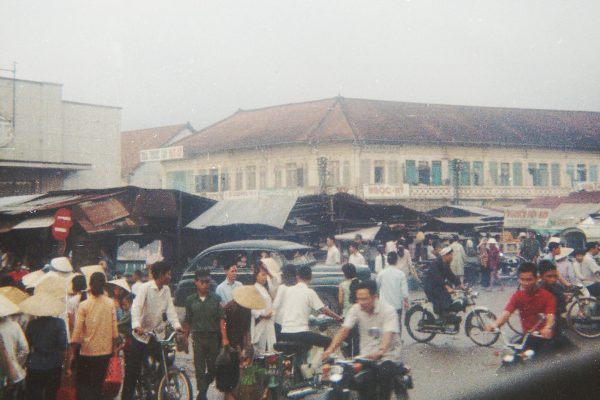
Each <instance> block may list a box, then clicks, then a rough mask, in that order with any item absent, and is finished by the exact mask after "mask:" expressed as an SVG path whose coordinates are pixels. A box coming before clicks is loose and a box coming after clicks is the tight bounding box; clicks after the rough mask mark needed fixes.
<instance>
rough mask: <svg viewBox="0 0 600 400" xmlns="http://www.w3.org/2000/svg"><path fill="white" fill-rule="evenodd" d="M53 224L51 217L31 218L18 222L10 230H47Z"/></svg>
mask: <svg viewBox="0 0 600 400" xmlns="http://www.w3.org/2000/svg"><path fill="white" fill-rule="evenodd" d="M53 223H54V217H53V216H45V217H33V218H27V219H26V220H24V221H21V222H19V223H18V224H16V225H15V226H13V227H12V229H36V228H47V227H49V226H50V225H52V224H53Z"/></svg>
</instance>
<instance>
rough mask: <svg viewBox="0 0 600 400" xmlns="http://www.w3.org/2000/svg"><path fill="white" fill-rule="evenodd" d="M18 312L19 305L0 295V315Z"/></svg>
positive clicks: (5, 315) (4, 315)
mask: <svg viewBox="0 0 600 400" xmlns="http://www.w3.org/2000/svg"><path fill="white" fill-rule="evenodd" d="M18 312H19V306H17V305H16V304H15V303H13V302H12V301H10V300H9V299H7V298H6V297H4V296H2V295H0V317H7V316H9V315H12V314H16V313H18Z"/></svg>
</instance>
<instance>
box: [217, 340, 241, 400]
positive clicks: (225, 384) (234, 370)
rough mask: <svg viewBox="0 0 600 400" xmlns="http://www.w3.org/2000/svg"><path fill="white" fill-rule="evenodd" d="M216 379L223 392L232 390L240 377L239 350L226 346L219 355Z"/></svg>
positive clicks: (219, 388) (218, 387)
mask: <svg viewBox="0 0 600 400" xmlns="http://www.w3.org/2000/svg"><path fill="white" fill-rule="evenodd" d="M215 364H216V369H217V371H216V373H215V381H216V385H217V389H218V390H219V391H221V392H230V391H232V390H233V389H235V387H236V386H237V384H238V381H239V379H240V361H239V357H238V353H237V351H235V350H233V349H232V348H231V347H229V346H226V347H223V348H222V349H221V352H220V353H219V355H218V356H217V360H216V361H215Z"/></svg>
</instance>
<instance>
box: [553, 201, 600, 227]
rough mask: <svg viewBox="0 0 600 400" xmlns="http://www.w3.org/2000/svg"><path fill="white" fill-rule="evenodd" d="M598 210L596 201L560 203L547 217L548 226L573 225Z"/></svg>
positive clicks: (599, 206) (599, 205) (599, 207)
mask: <svg viewBox="0 0 600 400" xmlns="http://www.w3.org/2000/svg"><path fill="white" fill-rule="evenodd" d="M599 210H600V204H598V203H583V204H561V205H560V206H558V207H556V208H555V209H554V210H552V212H550V216H549V217H548V220H549V225H550V226H563V227H568V226H575V225H577V224H578V223H580V222H581V221H583V220H584V219H586V218H587V217H588V216H589V215H590V214H594V213H596V212H598V211H599Z"/></svg>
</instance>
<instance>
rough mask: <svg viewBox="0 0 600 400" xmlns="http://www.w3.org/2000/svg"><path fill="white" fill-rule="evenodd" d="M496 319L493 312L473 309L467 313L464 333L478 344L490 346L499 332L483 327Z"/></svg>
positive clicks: (496, 338)
mask: <svg viewBox="0 0 600 400" xmlns="http://www.w3.org/2000/svg"><path fill="white" fill-rule="evenodd" d="M495 320H496V316H495V315H494V313H493V312H491V311H487V310H473V311H471V312H470V313H469V315H467V320H466V321H465V333H466V334H467V336H468V337H469V339H471V340H472V341H473V343H475V344H476V345H478V346H485V347H487V346H491V345H493V344H494V343H496V341H497V340H498V337H499V336H500V332H488V331H486V330H485V327H486V326H487V325H489V324H491V323H492V322H494V321H495Z"/></svg>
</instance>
